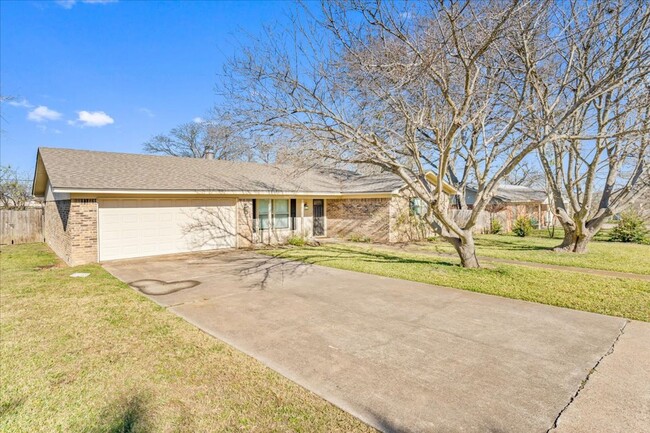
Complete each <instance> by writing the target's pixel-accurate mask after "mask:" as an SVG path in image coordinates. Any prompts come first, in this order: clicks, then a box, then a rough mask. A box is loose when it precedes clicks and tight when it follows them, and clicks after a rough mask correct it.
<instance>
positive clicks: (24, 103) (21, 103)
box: [7, 98, 33, 108]
mask: <svg viewBox="0 0 650 433" xmlns="http://www.w3.org/2000/svg"><path fill="white" fill-rule="evenodd" d="M7 103H8V104H9V105H11V106H12V107H23V108H32V107H33V105H32V104H30V103H29V101H28V100H27V99H25V98H22V99H9V100H8V101H7Z"/></svg>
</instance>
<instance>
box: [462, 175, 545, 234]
mask: <svg viewBox="0 0 650 433" xmlns="http://www.w3.org/2000/svg"><path fill="white" fill-rule="evenodd" d="M475 199H476V189H475V188H473V187H471V186H470V187H468V188H467V191H466V200H467V205H468V207H470V208H471V207H472V206H473V205H474V201H475ZM486 211H487V212H488V213H490V214H491V217H492V218H497V219H498V220H499V221H500V222H501V224H502V226H503V230H504V231H506V232H509V231H511V230H512V225H513V223H514V222H515V220H516V219H517V217H519V216H527V217H529V218H531V220H532V221H533V225H534V226H535V227H537V228H542V227H547V226H548V225H549V224H552V223H553V214H552V213H551V212H550V211H549V206H548V195H547V194H546V192H545V191H541V190H536V189H533V188H529V187H527V186H523V185H508V184H503V185H499V186H498V188H497V191H496V193H495V194H494V196H493V197H492V199H491V200H490V203H489V205H488V206H487V208H486Z"/></svg>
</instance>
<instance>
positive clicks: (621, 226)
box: [609, 211, 648, 243]
mask: <svg viewBox="0 0 650 433" xmlns="http://www.w3.org/2000/svg"><path fill="white" fill-rule="evenodd" d="M609 240H610V241H614V242H636V243H645V242H648V230H647V229H646V227H645V221H643V219H641V217H640V216H639V214H638V213H637V212H634V211H630V212H624V213H622V214H621V218H620V219H619V220H618V224H617V226H616V227H614V228H613V229H612V231H611V232H610V234H609Z"/></svg>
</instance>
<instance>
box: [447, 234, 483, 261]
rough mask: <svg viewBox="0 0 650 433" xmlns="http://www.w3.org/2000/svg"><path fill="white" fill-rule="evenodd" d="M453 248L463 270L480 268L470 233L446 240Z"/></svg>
mask: <svg viewBox="0 0 650 433" xmlns="http://www.w3.org/2000/svg"><path fill="white" fill-rule="evenodd" d="M447 240H448V241H449V242H450V243H451V244H452V245H453V246H454V249H455V250H456V252H457V253H458V256H459V257H460V264H461V266H462V267H464V268H480V267H481V266H480V265H479V263H478V258H477V257H476V246H475V245H474V237H473V236H472V233H471V232H468V233H465V234H464V236H463V237H462V238H461V237H457V238H447Z"/></svg>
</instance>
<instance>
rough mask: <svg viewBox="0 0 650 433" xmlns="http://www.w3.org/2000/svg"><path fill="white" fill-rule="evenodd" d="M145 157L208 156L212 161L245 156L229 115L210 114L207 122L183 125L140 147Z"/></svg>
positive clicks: (241, 140)
mask: <svg viewBox="0 0 650 433" xmlns="http://www.w3.org/2000/svg"><path fill="white" fill-rule="evenodd" d="M144 150H145V151H146V152H149V153H157V154H162V155H171V156H181V157H188V158H205V156H206V153H208V152H212V154H213V155H214V158H215V159H224V160H236V159H241V158H242V157H244V156H245V151H246V149H245V147H244V141H243V139H242V137H241V136H240V134H239V132H238V130H237V129H236V127H235V124H234V122H233V121H232V119H231V117H230V115H229V114H227V113H226V114H224V113H221V112H219V111H216V110H215V111H213V113H212V117H211V118H210V119H208V120H200V121H195V122H189V123H184V124H182V125H179V126H177V127H176V128H173V129H172V130H171V131H169V133H168V134H160V135H156V136H155V137H153V138H151V139H150V140H149V141H147V142H146V143H145V144H144Z"/></svg>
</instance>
